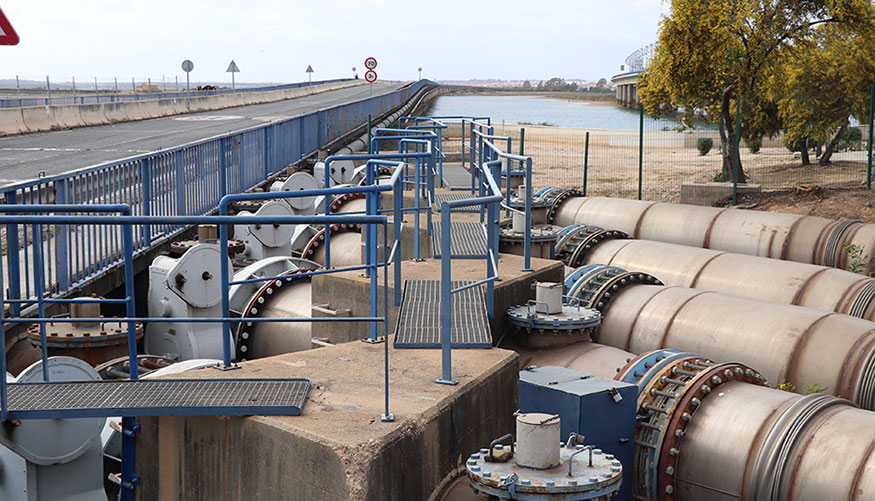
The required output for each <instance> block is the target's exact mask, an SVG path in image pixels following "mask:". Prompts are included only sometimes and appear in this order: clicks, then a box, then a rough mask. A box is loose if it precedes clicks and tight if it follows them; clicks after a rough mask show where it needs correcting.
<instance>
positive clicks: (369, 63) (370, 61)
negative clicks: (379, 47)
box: [365, 57, 377, 70]
mask: <svg viewBox="0 0 875 501" xmlns="http://www.w3.org/2000/svg"><path fill="white" fill-rule="evenodd" d="M376 67H377V60H376V59H374V58H373V57H369V58H367V59H365V68H367V69H369V70H372V69H374V68H376Z"/></svg>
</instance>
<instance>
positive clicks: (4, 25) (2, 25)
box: [0, 10, 377, 66]
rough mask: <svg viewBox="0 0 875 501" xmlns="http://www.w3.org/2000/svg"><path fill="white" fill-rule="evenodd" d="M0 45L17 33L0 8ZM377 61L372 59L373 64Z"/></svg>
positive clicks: (14, 39)
mask: <svg viewBox="0 0 875 501" xmlns="http://www.w3.org/2000/svg"><path fill="white" fill-rule="evenodd" d="M0 45H18V33H16V32H15V28H13V27H12V25H11V24H9V19H6V14H3V11H2V10H0ZM376 65H377V62H376V61H374V66H376Z"/></svg>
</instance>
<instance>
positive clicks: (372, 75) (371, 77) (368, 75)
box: [365, 70, 377, 83]
mask: <svg viewBox="0 0 875 501" xmlns="http://www.w3.org/2000/svg"><path fill="white" fill-rule="evenodd" d="M365 80H367V81H368V82H369V83H374V82H375V81H376V80H377V72H376V71H374V70H368V71H366V72H365Z"/></svg>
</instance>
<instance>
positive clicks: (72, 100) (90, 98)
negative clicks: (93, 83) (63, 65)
mask: <svg viewBox="0 0 875 501" xmlns="http://www.w3.org/2000/svg"><path fill="white" fill-rule="evenodd" d="M350 80H352V79H350V78H335V79H332V80H319V81H316V82H296V83H290V84H282V85H267V86H261V87H245V88H241V89H216V90H190V91H175V92H133V93H130V94H128V93H120V92H117V93H114V94H111V93H104V94H100V93H89V94H81V95H78V96H76V95H74V96H55V97H48V96H46V97H7V98H3V99H0V108H24V107H27V106H69V105H77V104H103V103H130V102H136V101H150V100H155V99H186V98H192V97H204V96H220V95H225V94H249V93H253V92H270V91H275V90H288V89H297V88H300V87H308V86H310V85H320V84H327V83H335V82H345V81H350Z"/></svg>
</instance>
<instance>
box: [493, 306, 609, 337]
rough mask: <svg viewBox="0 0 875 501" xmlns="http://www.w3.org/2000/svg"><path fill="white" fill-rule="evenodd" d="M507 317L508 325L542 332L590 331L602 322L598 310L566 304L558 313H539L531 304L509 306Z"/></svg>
mask: <svg viewBox="0 0 875 501" xmlns="http://www.w3.org/2000/svg"><path fill="white" fill-rule="evenodd" d="M507 316H508V317H510V323H511V324H513V325H514V326H516V327H518V328H520V329H527V330H540V331H543V332H550V331H568V330H584V329H591V328H593V327H595V326H597V325H599V324H600V323H601V321H602V315H601V313H599V312H598V310H594V309H592V308H580V307H577V306H571V305H568V304H563V305H562V311H561V312H559V313H539V312H538V311H536V308H535V307H534V306H533V305H531V304H523V305H519V306H511V307H510V308H508V309H507Z"/></svg>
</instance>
